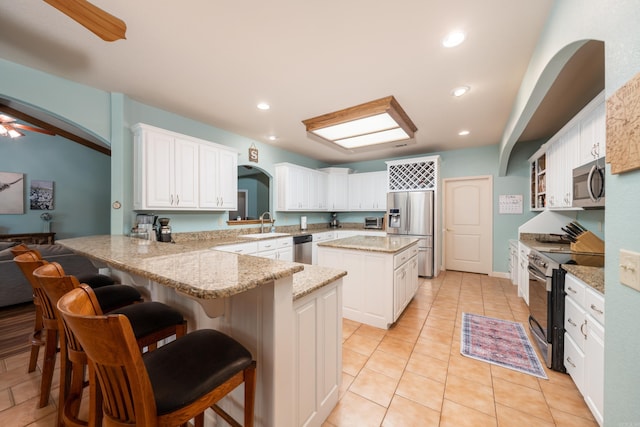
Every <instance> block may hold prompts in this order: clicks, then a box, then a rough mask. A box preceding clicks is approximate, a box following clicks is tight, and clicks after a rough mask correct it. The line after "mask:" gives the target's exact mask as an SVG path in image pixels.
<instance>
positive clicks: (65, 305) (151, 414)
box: [58, 285, 256, 427]
mask: <svg viewBox="0 0 640 427" xmlns="http://www.w3.org/2000/svg"><path fill="white" fill-rule="evenodd" d="M90 291H91V289H90V288H89V287H87V286H85V285H82V286H81V287H80V288H77V289H74V290H72V291H71V292H69V293H67V294H66V295H64V296H63V297H62V298H60V300H59V301H58V311H59V312H60V314H61V316H62V318H63V320H64V322H65V323H66V325H67V327H68V328H69V329H71V330H72V331H73V334H74V335H75V336H76V338H77V339H78V341H80V343H81V344H82V348H84V350H85V352H86V353H87V356H88V358H89V370H90V372H95V373H96V375H97V378H98V382H99V384H100V388H101V390H102V394H103V399H104V402H103V410H104V418H103V425H104V426H105V427H110V426H123V425H127V426H132V427H133V426H141V427H142V426H145V427H146V426H177V425H182V424H185V423H187V422H188V421H189V420H190V419H192V418H195V426H196V427H201V426H202V425H203V424H204V411H205V410H206V409H207V408H209V407H211V408H212V409H213V410H214V411H215V412H216V413H217V414H218V415H220V416H221V417H222V418H223V419H224V420H225V421H227V422H228V423H229V424H231V425H232V426H240V424H239V423H238V422H237V421H235V420H234V419H233V418H231V416H230V415H229V414H227V413H226V412H225V411H224V410H222V409H221V408H220V407H219V406H218V405H217V404H216V403H217V402H218V401H219V400H220V399H222V398H223V397H224V396H226V395H227V394H228V393H229V392H230V391H231V390H233V389H234V388H236V387H237V386H239V385H240V384H242V383H244V426H245V427H252V426H253V412H254V400H255V372H256V364H255V361H253V360H252V357H251V353H249V351H248V350H247V349H245V348H244V347H243V346H242V345H241V344H240V343H238V342H237V341H235V340H234V339H232V338H231V337H229V336H227V335H225V334H223V333H221V332H218V331H215V330H210V329H202V330H197V331H195V332H192V333H189V334H187V335H185V336H184V337H182V338H180V339H178V340H175V341H173V342H171V343H169V344H167V345H164V346H162V347H160V348H158V349H157V350H155V351H153V352H149V353H145V354H144V355H143V354H141V353H140V351H139V350H138V348H137V345H136V341H135V337H134V333H133V329H132V327H131V323H130V321H129V319H127V317H126V316H123V315H120V314H109V315H102V316H100V315H96V313H95V311H94V310H93V307H92V304H91V298H90V296H89V293H90Z"/></svg>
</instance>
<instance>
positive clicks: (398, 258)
mask: <svg viewBox="0 0 640 427" xmlns="http://www.w3.org/2000/svg"><path fill="white" fill-rule="evenodd" d="M416 253H417V252H416ZM411 257H412V255H411V249H405V250H404V251H402V252H400V253H399V254H397V255H395V256H394V257H393V269H394V270H395V269H396V268H398V267H400V266H401V265H402V264H404V263H405V262H407V261H409V259H410V258H411Z"/></svg>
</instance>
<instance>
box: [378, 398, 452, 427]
mask: <svg viewBox="0 0 640 427" xmlns="http://www.w3.org/2000/svg"><path fill="white" fill-rule="evenodd" d="M439 423H440V411H439V410H438V411H435V410H433V409H430V408H426V407H424V406H422V405H420V404H419V403H416V402H414V401H412V400H409V399H405V398H403V397H402V396H398V395H396V396H394V398H393V400H392V401H391V405H390V406H389V409H388V410H387V414H386V416H385V417H384V420H383V421H382V426H383V427H408V426H416V427H417V426H420V427H438V424H439Z"/></svg>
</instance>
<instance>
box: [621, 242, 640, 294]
mask: <svg viewBox="0 0 640 427" xmlns="http://www.w3.org/2000/svg"><path fill="white" fill-rule="evenodd" d="M620 283H622V284H623V285H627V286H629V287H630V288H633V289H635V290H636V291H640V253H637V252H631V251H628V250H626V249H620Z"/></svg>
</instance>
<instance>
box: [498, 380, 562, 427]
mask: <svg viewBox="0 0 640 427" xmlns="http://www.w3.org/2000/svg"><path fill="white" fill-rule="evenodd" d="M493 391H494V393H495V399H496V403H499V404H501V405H504V406H508V407H509V408H513V409H517V410H519V411H522V412H526V413H527V414H530V415H534V416H536V417H538V418H541V419H542V420H544V421H548V422H553V417H552V416H551V411H550V410H549V406H548V405H547V401H546V400H545V398H544V395H543V394H542V392H541V391H537V390H533V389H531V388H529V387H525V386H522V385H519V384H514V383H511V382H509V381H505V380H502V379H500V378H494V381H493Z"/></svg>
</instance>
